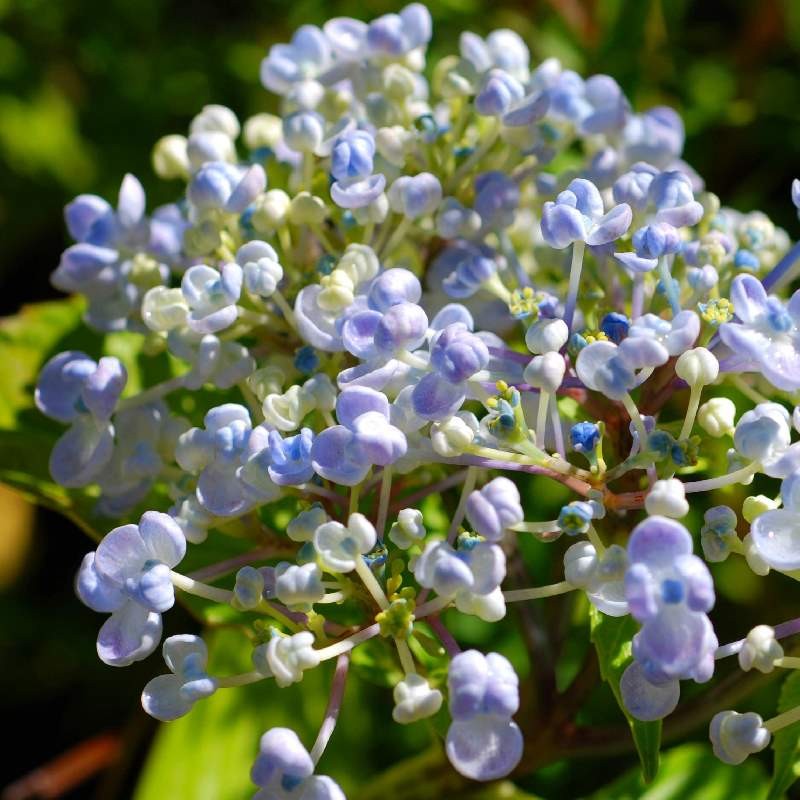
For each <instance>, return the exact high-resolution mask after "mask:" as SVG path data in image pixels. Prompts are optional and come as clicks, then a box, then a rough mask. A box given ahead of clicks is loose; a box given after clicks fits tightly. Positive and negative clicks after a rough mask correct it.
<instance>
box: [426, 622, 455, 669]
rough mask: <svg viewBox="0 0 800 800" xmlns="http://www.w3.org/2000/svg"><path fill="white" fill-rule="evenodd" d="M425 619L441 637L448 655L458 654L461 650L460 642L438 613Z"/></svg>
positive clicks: (451, 656)
mask: <svg viewBox="0 0 800 800" xmlns="http://www.w3.org/2000/svg"><path fill="white" fill-rule="evenodd" d="M425 621H426V622H427V623H428V625H430V626H431V629H432V630H433V632H434V633H435V634H436V635H437V636H438V637H439V641H440V642H441V643H442V646H443V647H444V649H445V650H447V655H449V656H450V658H453V657H454V656H457V655H458V654H459V653H460V652H461V648H460V647H459V645H458V642H457V641H456V640H455V639H454V638H453V634H452V633H450V631H449V630H447V626H446V625H445V624H444V623H443V622H442V621H441V620H440V619H439V616H438V615H434V616H432V617H428V619H427V620H425Z"/></svg>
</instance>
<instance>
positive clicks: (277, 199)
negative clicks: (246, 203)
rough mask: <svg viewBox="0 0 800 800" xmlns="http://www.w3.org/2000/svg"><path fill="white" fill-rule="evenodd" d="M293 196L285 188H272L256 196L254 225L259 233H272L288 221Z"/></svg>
mask: <svg viewBox="0 0 800 800" xmlns="http://www.w3.org/2000/svg"><path fill="white" fill-rule="evenodd" d="M291 202H292V201H291V198H290V197H289V195H288V194H286V192H284V191H283V189H270V190H269V191H268V192H265V193H264V194H262V195H259V197H257V198H256V201H255V207H254V209H253V216H252V217H251V220H252V222H253V227H254V228H255V229H256V231H257V232H258V233H271V232H272V231H274V230H275V229H276V228H279V227H280V226H281V225H283V224H284V223H285V222H286V217H287V215H288V213H289V209H290V207H291Z"/></svg>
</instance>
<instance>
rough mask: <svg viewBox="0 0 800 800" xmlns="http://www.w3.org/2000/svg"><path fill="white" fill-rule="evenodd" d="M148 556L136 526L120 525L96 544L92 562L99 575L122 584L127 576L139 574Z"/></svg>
mask: <svg viewBox="0 0 800 800" xmlns="http://www.w3.org/2000/svg"><path fill="white" fill-rule="evenodd" d="M149 558H150V553H149V552H148V550H147V547H146V546H145V543H144V542H143V541H142V537H141V536H140V535H139V528H138V526H136V525H121V526H120V527H118V528H114V530H112V531H110V532H109V533H108V534H106V536H105V538H104V539H103V540H102V541H101V542H100V544H99V545H98V546H97V554H96V556H95V560H94V564H95V568H96V569H97V570H98V571H99V572H100V574H101V575H103V576H105V577H106V578H108V579H110V580H112V581H115V582H116V583H118V584H120V585H124V583H125V581H126V580H127V579H128V578H130V577H133V576H137V575H138V574H139V572H140V571H141V569H142V565H143V564H144V563H145V562H146V561H147V560H148V559H149Z"/></svg>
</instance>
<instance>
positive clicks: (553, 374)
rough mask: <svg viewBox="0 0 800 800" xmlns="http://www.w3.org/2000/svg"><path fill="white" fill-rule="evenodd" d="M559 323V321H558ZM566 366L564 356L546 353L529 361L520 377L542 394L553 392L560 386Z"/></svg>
mask: <svg viewBox="0 0 800 800" xmlns="http://www.w3.org/2000/svg"><path fill="white" fill-rule="evenodd" d="M559 321H560V320H559ZM566 371H567V364H566V362H565V361H564V356H562V355H561V354H560V353H557V352H547V353H545V354H544V355H541V356H535V357H534V358H532V359H531V361H530V363H529V364H528V366H527V367H525V371H524V372H523V373H522V377H523V379H524V380H525V382H526V383H528V384H530V385H531V386H533V387H534V388H535V389H541V390H542V391H543V392H549V393H550V394H553V392H555V391H556V389H558V387H559V386H561V382H562V381H563V380H564V373H565V372H566Z"/></svg>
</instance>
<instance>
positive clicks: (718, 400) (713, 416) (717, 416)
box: [697, 397, 736, 439]
mask: <svg viewBox="0 0 800 800" xmlns="http://www.w3.org/2000/svg"><path fill="white" fill-rule="evenodd" d="M735 419H736V406H735V405H734V404H733V401H732V400H729V399H728V398H727V397H712V398H711V400H709V401H707V402H705V403H703V405H701V406H700V408H699V410H698V412H697V423H698V425H700V427H701V428H702V429H703V430H704V431H705V432H706V433H707V434H708V435H709V436H713V437H714V438H715V439H718V438H719V437H720V436H724V435H725V434H727V433H729V432H730V431H732V430H733V427H734V425H733V423H734V420H735Z"/></svg>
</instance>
